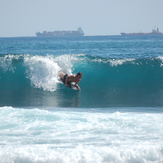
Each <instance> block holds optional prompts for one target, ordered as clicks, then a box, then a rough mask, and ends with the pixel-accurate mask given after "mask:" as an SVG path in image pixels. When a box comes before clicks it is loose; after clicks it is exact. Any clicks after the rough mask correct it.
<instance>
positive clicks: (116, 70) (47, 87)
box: [0, 54, 163, 108]
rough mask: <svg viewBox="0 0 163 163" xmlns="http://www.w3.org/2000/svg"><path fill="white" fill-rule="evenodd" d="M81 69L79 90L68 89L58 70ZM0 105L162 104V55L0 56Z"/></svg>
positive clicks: (101, 105)
mask: <svg viewBox="0 0 163 163" xmlns="http://www.w3.org/2000/svg"><path fill="white" fill-rule="evenodd" d="M59 71H63V72H65V73H67V74H74V73H77V72H82V73H83V78H82V80H81V82H80V83H79V85H80V87H81V89H82V90H81V91H73V90H71V89H69V88H66V87H65V86H64V85H63V84H62V83H61V82H60V81H59V78H58V72H59ZM0 90H1V92H0V104H1V106H55V107H81V108H92V107H110V106H112V107H114V106H115V107H118V106H121V107H123V106H124V107H126V106H133V107H135V106H136V107H140V106H149V107H150V106H163V101H162V98H163V57H153V58H137V59H135V58H133V59H132V58H126V59H125V58H123V59H120V58H118V59H117V58H105V57H99V56H90V55H86V54H73V55H60V56H54V55H47V56H38V55H28V54H23V55H20V54H15V55H1V57H0Z"/></svg>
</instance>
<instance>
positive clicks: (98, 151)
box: [0, 107, 163, 163]
mask: <svg viewBox="0 0 163 163" xmlns="http://www.w3.org/2000/svg"><path fill="white" fill-rule="evenodd" d="M108 109H109V108H108ZM98 111H99V110H98ZM0 114H1V117H0V121H1V123H0V129H1V130H0V144H1V145H0V160H1V163H6V162H7V163H14V162H17V163H21V162H26V163H32V162H36V163H48V162H49V163H51V162H62V163H69V162H70V163H78V162H82V163H89V162H95V163H96V162H97V163H99V162H100V163H101V162H108V163H109V162H111V163H112V162H114V163H119V162H126V163H127V162H128V163H129V162H133V163H143V162H144V163H146V162H162V161H163V152H162V151H163V148H162V146H163V142H162V133H163V118H162V117H163V116H162V114H160V113H132V112H131V113H121V112H114V113H109V112H98V113H97V112H96V111H95V110H94V111H91V112H89V111H87V110H84V109H81V110H80V111H79V112H78V111H77V110H76V111H75V109H61V108H60V109H53V110H52V111H51V110H39V109H21V108H19V109H18V108H12V107H1V108H0Z"/></svg>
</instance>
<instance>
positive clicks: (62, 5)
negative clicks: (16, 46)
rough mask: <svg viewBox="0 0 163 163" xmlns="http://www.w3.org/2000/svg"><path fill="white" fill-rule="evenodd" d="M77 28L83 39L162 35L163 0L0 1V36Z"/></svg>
mask: <svg viewBox="0 0 163 163" xmlns="http://www.w3.org/2000/svg"><path fill="white" fill-rule="evenodd" d="M78 27H82V29H83V31H84V33H85V35H86V36H94V35H120V33H121V32H127V33H129V32H140V31H141V32H151V30H152V29H153V28H157V27H159V30H160V31H161V32H163V0H0V37H19V36H20V37H21V36H35V33H36V32H43V31H54V30H77V28H78Z"/></svg>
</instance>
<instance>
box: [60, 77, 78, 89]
mask: <svg viewBox="0 0 163 163" xmlns="http://www.w3.org/2000/svg"><path fill="white" fill-rule="evenodd" d="M60 80H61V82H62V83H63V84H64V82H63V79H62V78H60ZM66 87H68V88H70V89H73V90H78V89H77V88H76V87H75V85H74V84H73V83H71V84H68V85H67V86H66Z"/></svg>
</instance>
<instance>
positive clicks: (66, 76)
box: [65, 76, 67, 87]
mask: <svg viewBox="0 0 163 163" xmlns="http://www.w3.org/2000/svg"><path fill="white" fill-rule="evenodd" d="M65 86H66V87H67V76H66V79H65Z"/></svg>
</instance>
